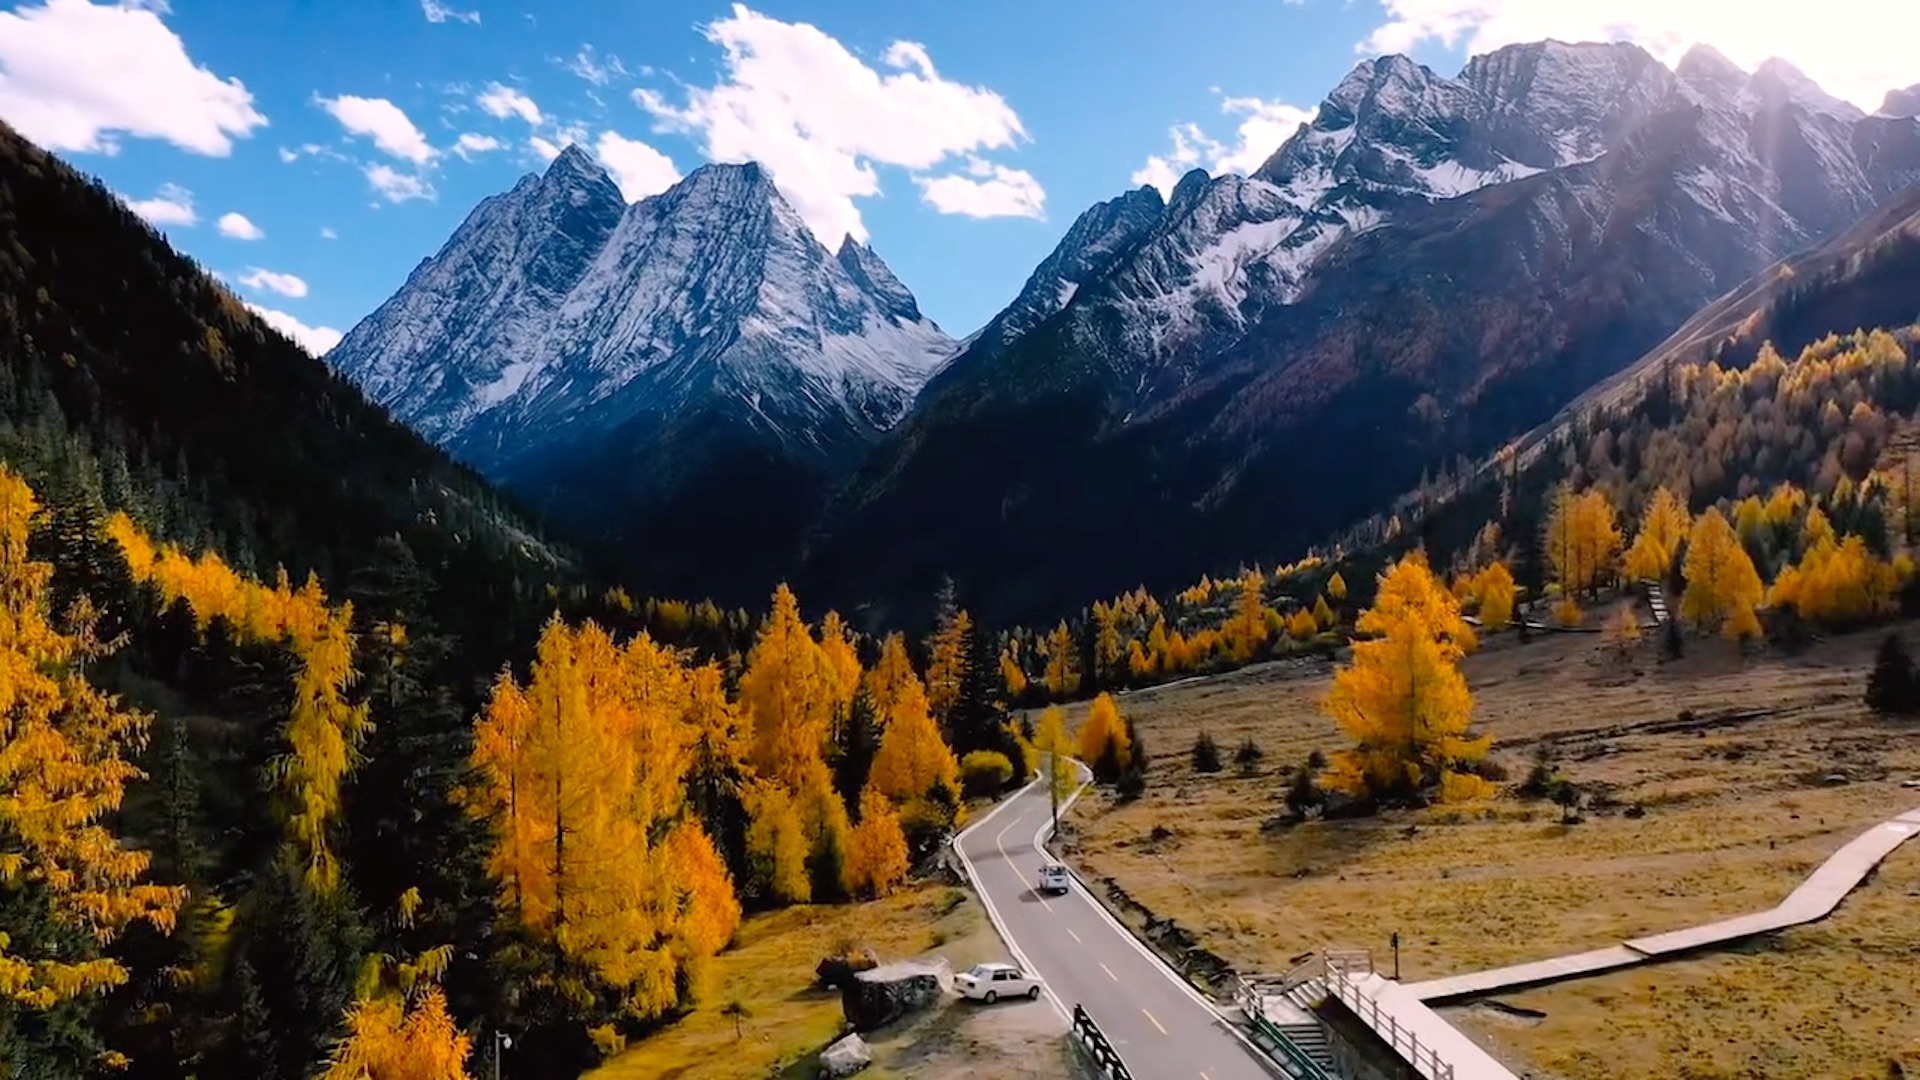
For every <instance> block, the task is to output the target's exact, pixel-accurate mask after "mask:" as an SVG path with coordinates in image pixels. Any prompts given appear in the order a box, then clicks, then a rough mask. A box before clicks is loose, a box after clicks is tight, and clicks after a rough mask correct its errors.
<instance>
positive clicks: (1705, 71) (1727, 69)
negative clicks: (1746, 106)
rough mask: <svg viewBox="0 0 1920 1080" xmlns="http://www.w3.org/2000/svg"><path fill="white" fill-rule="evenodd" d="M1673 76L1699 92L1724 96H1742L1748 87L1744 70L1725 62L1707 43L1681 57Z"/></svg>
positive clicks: (1695, 47) (1729, 61)
mask: <svg viewBox="0 0 1920 1080" xmlns="http://www.w3.org/2000/svg"><path fill="white" fill-rule="evenodd" d="M1673 73H1674V74H1675V75H1677V76H1679V77H1680V81H1682V82H1684V83H1686V84H1687V85H1689V86H1691V87H1693V88H1695V89H1696V90H1698V91H1701V92H1703V93H1709V94H1717V95H1721V96H1731V95H1733V94H1737V93H1739V92H1740V91H1741V90H1742V89H1743V88H1744V87H1745V86H1746V85H1747V78H1748V75H1747V71H1746V69H1745V68H1743V67H1741V66H1740V65H1738V64H1736V63H1734V62H1733V61H1731V60H1729V59H1727V58H1726V56H1725V55H1723V54H1722V53H1721V52H1720V50H1718V49H1716V48H1714V47H1713V46H1711V45H1707V44H1705V43H1702V44H1699V45H1695V46H1693V47H1692V48H1690V49H1688V50H1687V51H1686V54H1685V55H1683V56H1681V57H1680V62H1679V63H1678V64H1676V65H1674V68H1673Z"/></svg>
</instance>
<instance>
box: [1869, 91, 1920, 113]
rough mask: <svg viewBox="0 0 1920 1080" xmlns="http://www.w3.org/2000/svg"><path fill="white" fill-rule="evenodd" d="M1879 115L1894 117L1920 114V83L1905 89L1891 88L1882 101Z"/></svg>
mask: <svg viewBox="0 0 1920 1080" xmlns="http://www.w3.org/2000/svg"><path fill="white" fill-rule="evenodd" d="M1877 115H1879V116H1890V117H1894V118H1902V117H1915V116H1920V83H1915V84H1914V85H1912V86H1909V87H1907V88H1906V89H1904V90H1889V91H1887V96H1886V98H1885V99H1884V100H1882V101H1881V102H1880V111H1879V113H1878V114H1877Z"/></svg>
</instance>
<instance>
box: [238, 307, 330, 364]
mask: <svg viewBox="0 0 1920 1080" xmlns="http://www.w3.org/2000/svg"><path fill="white" fill-rule="evenodd" d="M246 304H247V307H248V308H249V309H251V310H252V311H253V313H254V314H255V315H258V316H260V321H261V322H264V323H266V324H267V325H268V326H271V327H273V328H274V329H275V330H278V331H280V332H281V333H282V334H285V335H286V336H287V337H288V338H290V339H292V341H293V343H294V344H296V345H298V346H300V347H301V348H303V349H305V350H307V351H308V352H310V353H312V354H313V355H315V356H325V355H326V354H327V350H329V349H331V348H333V347H334V346H335V345H338V344H340V339H341V338H342V337H345V336H346V335H344V334H342V333H341V332H340V331H338V330H335V329H334V328H333V327H331V326H308V325H307V324H306V323H303V322H301V321H300V320H299V319H296V318H294V317H293V316H292V315H289V314H287V313H286V312H284V311H275V310H273V309H272V308H266V307H261V306H260V305H259V304H256V303H253V302H252V301H247V302H246Z"/></svg>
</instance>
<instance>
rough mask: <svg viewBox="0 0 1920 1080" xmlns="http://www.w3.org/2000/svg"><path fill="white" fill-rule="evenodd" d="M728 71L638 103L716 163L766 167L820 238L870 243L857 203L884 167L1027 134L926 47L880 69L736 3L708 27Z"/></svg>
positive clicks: (830, 41) (995, 145)
mask: <svg viewBox="0 0 1920 1080" xmlns="http://www.w3.org/2000/svg"><path fill="white" fill-rule="evenodd" d="M705 33H706V36H707V39H708V40H709V41H711V42H713V43H714V44H715V45H718V46H719V47H720V48H721V50H722V52H723V53H724V57H723V60H722V64H723V70H724V76H723V78H722V80H721V81H720V82H718V83H717V84H716V85H714V86H712V87H708V88H705V89H702V88H697V87H696V88H692V89H690V91H689V93H688V98H687V103H686V104H685V105H684V106H681V107H676V106H673V105H670V104H668V103H667V101H666V100H665V99H663V98H662V97H661V96H660V95H659V94H658V93H656V92H654V91H652V90H647V89H641V90H636V91H635V92H634V100H635V102H636V103H638V104H639V105H640V107H641V108H643V109H646V110H647V111H648V112H650V113H652V114H653V115H654V116H655V117H656V118H657V119H658V120H659V121H660V122H661V124H662V125H663V126H664V127H665V128H667V129H668V130H677V131H683V132H687V133H690V134H693V135H696V136H697V137H699V138H700V140H701V141H702V143H703V149H704V150H705V151H706V155H707V156H708V157H709V158H711V159H713V160H715V161H747V160H754V161H759V162H761V163H762V164H764V165H766V166H767V168H768V169H769V170H771V172H772V173H773V177H774V180H775V182H776V183H778V184H779V185H780V190H781V191H782V193H784V194H785V195H786V197H787V198H788V199H789V200H791V201H792V202H793V205H794V209H796V210H798V211H799V212H800V214H801V216H802V217H803V218H805V219H806V221H807V224H808V226H809V227H810V228H811V229H812V230H813V232H814V233H815V235H817V236H821V237H826V238H828V240H829V242H835V241H836V240H837V238H838V237H840V236H841V235H843V234H848V233H850V234H852V235H853V236H854V238H855V239H859V240H864V239H865V238H866V228H865V226H864V225H862V224H861V220H860V211H859V208H858V207H856V206H855V205H854V200H855V199H857V198H866V197H871V196H873V195H877V194H879V193H880V177H879V175H878V173H877V172H876V171H875V167H876V166H878V165H894V166H899V167H902V168H906V169H910V170H914V171H916V172H924V171H926V170H929V169H933V168H935V167H937V166H939V165H941V164H942V163H943V162H945V161H947V160H948V159H949V158H952V157H955V156H958V155H962V154H974V153H977V152H980V151H984V150H995V149H1003V148H1006V147H1011V146H1013V145H1014V144H1015V143H1017V142H1019V141H1021V140H1023V139H1025V138H1026V130H1025V129H1024V128H1023V127H1022V126H1021V123H1020V117H1019V116H1018V115H1016V114H1015V113H1014V111H1013V108H1012V107H1011V106H1009V105H1008V104H1007V102H1006V101H1005V99H1003V98H1002V97H1001V96H1000V95H999V94H997V93H995V92H993V91H992V90H989V89H987V88H985V87H979V86H968V85H965V84H963V83H958V82H953V81H950V80H948V79H946V78H943V77H942V76H941V75H940V74H939V73H938V72H936V71H935V70H934V66H933V61H932V59H931V58H930V57H929V56H928V54H927V50H926V48H925V47H924V46H922V45H919V44H916V43H914V42H910V41H896V42H894V43H893V44H892V45H891V46H889V47H888V48H887V49H886V51H885V52H884V53H883V54H882V56H881V65H882V67H883V68H885V69H887V70H886V71H884V73H883V72H882V71H876V70H875V69H874V68H872V67H869V66H868V65H867V64H866V63H865V62H864V61H862V60H861V59H860V58H859V57H857V56H855V55H854V54H853V53H852V52H850V51H848V50H847V48H846V46H844V45H842V44H841V43H840V42H839V41H837V40H835V39H834V38H832V37H830V36H829V35H827V34H826V33H824V32H823V31H821V30H820V29H819V28H818V27H815V26H812V25H810V24H808V23H786V22H781V21H779V20H778V19H772V18H769V17H767V16H765V15H761V14H758V13H757V12H754V11H752V10H749V9H748V8H747V7H746V6H744V5H741V4H735V5H734V6H733V14H732V15H731V16H730V17H728V18H724V19H721V20H719V21H717V22H714V23H713V24H711V25H709V26H707V27H706V28H705Z"/></svg>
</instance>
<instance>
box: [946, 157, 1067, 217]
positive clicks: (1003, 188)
mask: <svg viewBox="0 0 1920 1080" xmlns="http://www.w3.org/2000/svg"><path fill="white" fill-rule="evenodd" d="M967 173H968V175H965V176H962V175H959V174H957V173H956V174H953V175H949V176H921V177H915V178H914V182H915V183H917V184H919V185H920V197H921V198H922V199H923V200H925V201H926V203H927V205H929V206H931V207H933V208H934V209H935V210H938V211H940V212H941V213H943V214H964V215H965V216H967V217H975V218H994V217H1026V218H1036V219H1038V218H1044V217H1045V216H1046V204H1047V193H1046V192H1045V191H1043V190H1041V187H1040V181H1038V180H1035V179H1034V178H1033V175H1032V174H1031V173H1028V172H1025V171H1023V170H1020V169H1009V168H1007V167H1006V166H1005V165H996V164H993V163H992V162H989V161H983V160H981V159H979V158H974V159H973V160H972V161H971V162H969V163H968V166H967Z"/></svg>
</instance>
